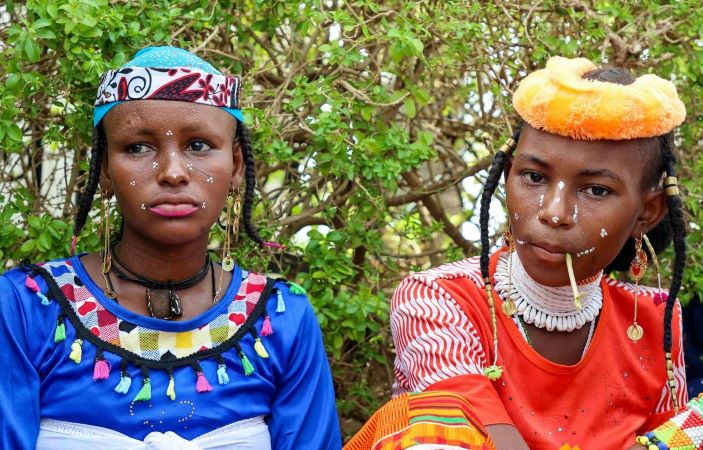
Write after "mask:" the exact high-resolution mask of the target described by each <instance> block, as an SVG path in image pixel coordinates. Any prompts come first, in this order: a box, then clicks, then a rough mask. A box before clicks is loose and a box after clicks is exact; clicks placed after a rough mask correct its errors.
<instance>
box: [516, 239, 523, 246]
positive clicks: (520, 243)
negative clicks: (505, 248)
mask: <svg viewBox="0 0 703 450" xmlns="http://www.w3.org/2000/svg"><path fill="white" fill-rule="evenodd" d="M515 242H517V243H518V245H525V241H521V240H520V239H515Z"/></svg>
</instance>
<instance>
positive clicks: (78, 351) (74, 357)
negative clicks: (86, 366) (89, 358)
mask: <svg viewBox="0 0 703 450" xmlns="http://www.w3.org/2000/svg"><path fill="white" fill-rule="evenodd" d="M82 345H83V339H76V340H75V341H73V344H71V354H70V355H68V358H69V359H70V360H71V361H73V362H74V363H76V364H80V362H81V358H83V347H82Z"/></svg>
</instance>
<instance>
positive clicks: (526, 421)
mask: <svg viewBox="0 0 703 450" xmlns="http://www.w3.org/2000/svg"><path fill="white" fill-rule="evenodd" d="M497 257H498V253H496V254H494V255H493V257H492V259H491V267H490V273H491V276H493V274H494V273H495V266H496V262H497ZM601 286H602V289H603V307H602V310H601V313H600V317H599V320H598V324H597V326H596V329H595V332H594V334H593V338H592V340H591V343H590V345H589V347H588V349H587V350H586V352H585V354H584V356H583V358H582V359H581V361H579V362H578V363H577V364H575V365H572V366H565V365H560V364H556V363H553V362H551V361H549V360H547V359H545V358H544V357H542V356H541V355H540V354H538V353H537V352H536V351H535V350H534V349H532V347H530V345H529V344H528V343H527V342H526V340H525V338H524V337H523V336H522V334H521V333H520V331H519V330H518V328H517V326H516V324H515V322H514V321H513V319H512V318H508V317H505V316H504V315H503V314H501V313H500V304H498V306H497V311H498V316H499V318H498V342H499V346H498V353H499V355H498V364H500V365H501V366H503V368H504V373H503V376H502V378H500V379H499V380H497V381H495V382H492V381H490V380H489V379H488V378H486V377H485V376H484V375H483V369H484V367H486V366H487V365H490V364H491V362H492V361H493V346H492V342H493V337H492V336H493V335H492V331H491V320H490V312H489V309H488V302H487V299H486V294H485V291H484V286H483V280H482V277H481V273H480V269H479V260H478V258H470V259H465V260H462V261H458V262H455V263H450V264H445V265H443V266H441V267H438V268H435V269H431V270H428V271H425V272H420V273H416V274H413V275H410V276H409V277H407V278H406V279H405V280H403V281H402V282H401V284H400V285H399V287H398V289H397V290H396V292H395V295H394V296H393V300H392V305H391V329H392V332H393V340H394V342H395V345H396V352H397V354H396V359H395V375H396V382H395V384H394V393H395V394H396V395H398V394H402V393H405V392H414V391H438V390H441V391H450V392H453V393H456V394H458V395H461V396H462V397H464V398H465V399H467V400H468V401H469V402H470V403H471V405H472V406H473V407H474V408H475V410H476V414H477V416H478V418H479V419H480V421H481V422H482V423H483V425H492V424H511V425H514V426H515V427H517V429H518V430H519V431H520V433H521V434H522V436H523V437H524V438H525V440H526V441H527V443H528V445H529V446H530V448H531V449H534V450H539V449H549V450H552V449H559V448H561V447H563V446H569V447H572V448H573V447H576V446H578V447H579V448H580V449H581V450H584V449H593V448H608V449H619V448H629V447H631V446H632V445H634V443H635V435H636V434H641V433H642V432H645V431H648V430H651V429H653V428H655V427H656V426H658V425H660V424H662V423H663V422H665V421H666V420H667V419H668V418H669V417H671V416H672V415H673V406H672V402H671V398H670V394H669V389H668V387H667V382H666V380H667V379H666V370H665V364H664V352H663V349H662V342H663V317H664V304H663V303H659V302H658V299H656V298H655V297H654V294H655V293H656V292H657V291H656V289H652V288H640V296H639V309H638V319H637V321H638V323H639V324H640V325H642V327H643V328H644V337H643V338H642V339H641V340H639V341H638V342H636V343H633V342H631V341H630V340H629V339H628V337H627V335H626V330H627V327H628V326H629V325H630V324H631V323H632V315H633V307H634V298H633V293H634V290H633V286H632V285H629V284H627V283H622V282H619V281H615V280H612V279H610V278H608V277H604V278H603V280H602V282H601ZM657 303H659V304H657ZM673 340H674V342H673V348H672V354H673V355H674V371H675V374H676V380H677V382H678V386H679V389H678V393H679V396H680V398H679V399H678V402H679V404H680V405H685V404H686V401H687V394H686V379H685V369H684V361H683V350H682V345H681V309H680V306H679V305H677V306H676V309H675V313H674V324H673Z"/></svg>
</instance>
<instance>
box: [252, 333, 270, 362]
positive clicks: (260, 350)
mask: <svg viewBox="0 0 703 450" xmlns="http://www.w3.org/2000/svg"><path fill="white" fill-rule="evenodd" d="M254 350H256V354H257V355H259V356H261V357H262V358H268V357H269V354H268V352H267V351H266V347H264V344H263V343H262V342H261V338H256V340H255V341H254Z"/></svg>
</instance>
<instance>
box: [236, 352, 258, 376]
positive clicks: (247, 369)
mask: <svg viewBox="0 0 703 450" xmlns="http://www.w3.org/2000/svg"><path fill="white" fill-rule="evenodd" d="M239 357H240V358H241V359H242V365H243V366H244V375H246V376H249V375H251V374H252V373H254V366H252V365H251V362H250V361H249V358H247V355H245V354H244V352H239Z"/></svg>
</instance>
